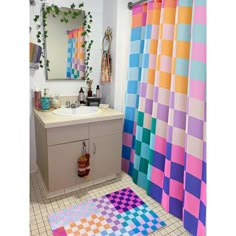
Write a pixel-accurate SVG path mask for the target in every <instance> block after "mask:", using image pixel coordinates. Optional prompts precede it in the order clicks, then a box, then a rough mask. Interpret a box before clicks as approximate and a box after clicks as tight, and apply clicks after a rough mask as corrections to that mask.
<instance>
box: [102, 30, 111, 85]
mask: <svg viewBox="0 0 236 236" xmlns="http://www.w3.org/2000/svg"><path fill="white" fill-rule="evenodd" d="M111 41H112V30H111V28H110V27H107V30H106V31H105V35H104V37H103V41H102V51H103V54H102V63H101V83H107V82H111V72H112V66H111V54H110V48H111ZM105 43H108V48H107V50H105V47H104V44H105Z"/></svg>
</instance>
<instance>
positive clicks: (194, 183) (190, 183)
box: [185, 173, 201, 198]
mask: <svg viewBox="0 0 236 236" xmlns="http://www.w3.org/2000/svg"><path fill="white" fill-rule="evenodd" d="M185 183H186V185H185V190H186V191H188V192H189V193H191V194H193V195H194V196H195V197H197V198H200V191H201V180H200V179H198V178H196V177H195V176H193V175H191V174H189V173H186V180H185Z"/></svg>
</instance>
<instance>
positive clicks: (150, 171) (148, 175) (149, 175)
mask: <svg viewBox="0 0 236 236" xmlns="http://www.w3.org/2000/svg"><path fill="white" fill-rule="evenodd" d="M151 177H152V165H151V164H150V163H148V170H147V179H148V180H149V181H150V180H151Z"/></svg>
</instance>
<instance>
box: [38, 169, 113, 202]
mask: <svg viewBox="0 0 236 236" xmlns="http://www.w3.org/2000/svg"><path fill="white" fill-rule="evenodd" d="M38 174H39V179H40V181H41V183H42V186H43V190H44V193H45V195H46V198H47V199H50V198H53V197H58V196H61V195H63V194H66V193H71V192H75V191H78V190H80V189H84V188H87V187H91V186H95V185H97V184H100V183H104V182H106V181H109V180H112V179H116V178H117V174H113V175H110V176H107V177H104V178H101V179H98V180H92V181H89V182H88V183H83V184H80V185H76V186H73V187H69V188H65V189H62V190H58V191H54V192H48V190H47V187H46V185H45V183H44V181H43V178H42V175H41V173H40V169H38Z"/></svg>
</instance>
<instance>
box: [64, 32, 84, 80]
mask: <svg viewBox="0 0 236 236" xmlns="http://www.w3.org/2000/svg"><path fill="white" fill-rule="evenodd" d="M83 31H84V28H83V27H80V28H77V29H74V30H71V31H70V32H69V33H68V46H67V68H66V78H68V79H81V78H82V77H84V48H83V47H82V45H83V43H84V37H83V36H81V33H83Z"/></svg>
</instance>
